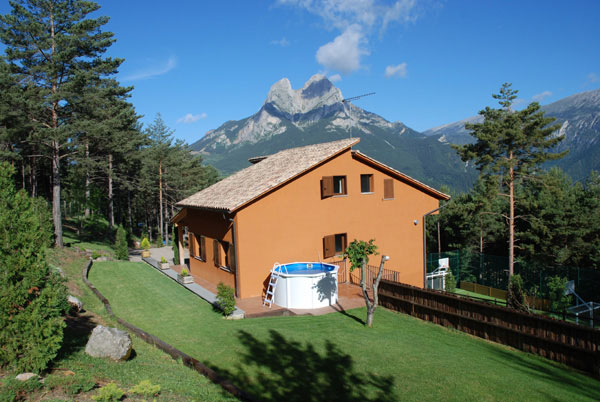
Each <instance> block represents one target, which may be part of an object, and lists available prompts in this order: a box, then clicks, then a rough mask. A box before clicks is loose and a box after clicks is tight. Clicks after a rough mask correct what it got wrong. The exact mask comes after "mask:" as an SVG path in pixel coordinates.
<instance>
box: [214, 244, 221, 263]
mask: <svg viewBox="0 0 600 402" xmlns="http://www.w3.org/2000/svg"><path fill="white" fill-rule="evenodd" d="M213 261H214V263H215V267H220V266H221V245H220V244H219V241H218V240H217V239H214V240H213Z"/></svg>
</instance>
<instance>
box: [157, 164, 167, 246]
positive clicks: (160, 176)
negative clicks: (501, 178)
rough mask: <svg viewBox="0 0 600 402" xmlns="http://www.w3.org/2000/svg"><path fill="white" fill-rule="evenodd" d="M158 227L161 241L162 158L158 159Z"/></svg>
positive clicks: (162, 234) (162, 232)
mask: <svg viewBox="0 0 600 402" xmlns="http://www.w3.org/2000/svg"><path fill="white" fill-rule="evenodd" d="M158 205H159V211H158V227H159V228H160V240H161V241H163V240H164V238H165V236H164V230H163V229H164V228H163V194H162V160H159V161H158Z"/></svg>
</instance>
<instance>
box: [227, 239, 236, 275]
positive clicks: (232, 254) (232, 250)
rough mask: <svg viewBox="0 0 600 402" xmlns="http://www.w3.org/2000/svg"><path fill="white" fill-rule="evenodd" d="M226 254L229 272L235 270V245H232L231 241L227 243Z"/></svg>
mask: <svg viewBox="0 0 600 402" xmlns="http://www.w3.org/2000/svg"><path fill="white" fill-rule="evenodd" d="M228 254H229V255H228V259H229V269H230V270H231V272H235V247H233V243H230V244H229V250H228Z"/></svg>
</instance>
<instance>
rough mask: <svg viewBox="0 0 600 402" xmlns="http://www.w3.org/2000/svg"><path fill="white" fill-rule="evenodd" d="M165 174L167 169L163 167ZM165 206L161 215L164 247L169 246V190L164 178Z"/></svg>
mask: <svg viewBox="0 0 600 402" xmlns="http://www.w3.org/2000/svg"><path fill="white" fill-rule="evenodd" d="M166 174H167V168H166V167H165V175H166ZM164 187H165V197H164V198H165V206H164V209H163V213H164V225H165V227H164V234H165V237H164V239H165V246H168V245H169V234H170V230H169V218H170V217H169V201H168V199H167V191H168V189H169V185H168V183H167V179H166V177H165V186H164Z"/></svg>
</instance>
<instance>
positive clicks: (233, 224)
mask: <svg viewBox="0 0 600 402" xmlns="http://www.w3.org/2000/svg"><path fill="white" fill-rule="evenodd" d="M229 221H230V222H231V240H232V242H231V246H232V247H233V253H234V255H235V273H234V274H233V279H234V280H235V295H236V296H237V297H240V289H239V284H238V275H239V269H238V267H239V265H240V259H239V256H238V248H237V230H236V226H237V225H236V222H235V217H234V218H229Z"/></svg>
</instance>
